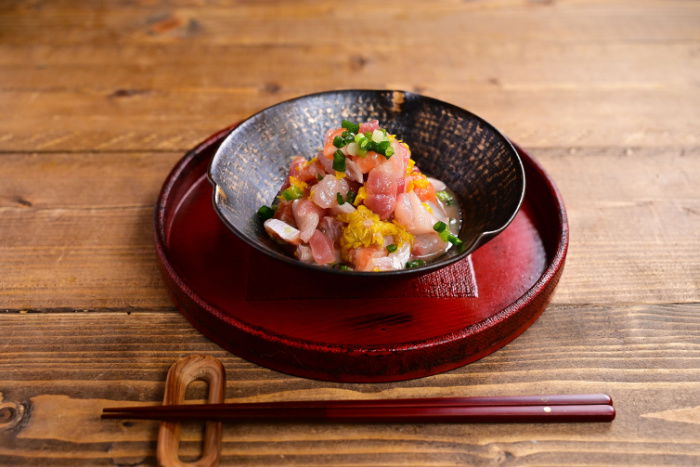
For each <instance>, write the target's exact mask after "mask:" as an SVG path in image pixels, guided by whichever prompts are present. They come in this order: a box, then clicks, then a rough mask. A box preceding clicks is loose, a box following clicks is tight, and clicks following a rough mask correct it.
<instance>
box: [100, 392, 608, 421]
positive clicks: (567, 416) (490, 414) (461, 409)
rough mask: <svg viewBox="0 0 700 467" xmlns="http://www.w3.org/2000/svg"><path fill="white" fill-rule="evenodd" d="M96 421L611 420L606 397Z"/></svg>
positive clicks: (164, 414) (236, 406) (118, 413)
mask: <svg viewBox="0 0 700 467" xmlns="http://www.w3.org/2000/svg"><path fill="white" fill-rule="evenodd" d="M102 418H110V419H113V418H130V419H146V420H170V421H184V420H218V421H252V420H268V421H270V420H299V421H332V422H363V423H366V422H387V423H389V422H418V423H420V422H473V423H477V422H479V423H483V422H594V421H610V420H612V419H613V418H615V409H614V408H613V406H612V399H611V398H610V396H608V395H606V394H580V395H556V396H514V397H449V398H427V399H369V400H336V401H284V402H258V403H232V404H184V405H166V406H162V405H159V406H140V407H111V408H105V409H104V410H103V413H102Z"/></svg>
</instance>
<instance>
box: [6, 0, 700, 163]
mask: <svg viewBox="0 0 700 467" xmlns="http://www.w3.org/2000/svg"><path fill="white" fill-rule="evenodd" d="M505 4H506V6H508V7H509V8H507V9H504V8H502V5H499V6H496V7H494V6H492V5H487V4H484V3H483V2H473V3H466V4H465V3H456V2H452V3H448V2H445V3H441V4H440V6H439V7H435V6H434V5H430V6H427V5H419V6H418V7H416V8H415V9H413V8H411V9H404V8H403V7H402V6H401V4H399V3H386V4H384V3H383V4H382V5H375V6H374V7H372V8H367V10H368V12H369V14H370V15H377V16H379V17H381V18H385V19H384V20H382V22H386V24H387V27H385V28H376V27H374V26H373V24H374V23H373V22H372V21H367V22H359V23H360V28H362V27H370V28H372V35H371V37H373V38H375V42H376V43H377V45H376V46H375V45H374V44H373V46H372V47H365V48H358V47H356V46H354V45H353V44H355V43H356V37H357V36H358V35H361V32H362V31H361V30H357V29H356V28H347V27H344V25H346V24H347V23H348V22H350V19H349V16H351V15H353V14H356V13H355V12H354V10H349V9H346V8H341V7H339V6H338V5H335V4H333V3H332V2H329V3H314V4H311V5H304V6H297V5H295V6H294V7H289V6H285V5H284V4H278V3H274V2H273V3H264V4H255V3H253V4H246V5H242V6H241V5H238V6H237V7H236V8H225V7H221V8H218V9H217V8H212V9H209V8H207V9H201V8H197V9H195V8H188V7H184V8H176V9H174V10H171V9H169V8H167V7H165V6H163V5H162V4H158V3H155V4H153V3H148V2H147V3H144V4H136V6H130V5H131V3H129V4H128V5H127V6H126V7H124V8H121V9H117V10H113V11H110V12H109V14H105V11H104V10H101V9H99V8H97V9H96V8H91V7H75V6H74V5H73V4H71V3H69V4H64V5H60V4H58V5H52V4H43V3H37V4H36V5H37V9H36V11H35V9H33V8H31V5H30V7H24V6H22V5H19V6H17V7H16V9H8V10H7V11H6V13H5V15H4V16H3V18H4V19H0V24H2V26H3V27H2V28H0V30H4V31H5V36H4V38H6V39H9V40H6V41H3V45H2V46H0V83H2V85H0V102H2V103H3V105H4V109H6V112H8V113H9V114H11V115H13V118H12V119H4V120H3V121H2V122H0V144H2V146H3V149H4V150H6V151H7V150H9V151H31V150H51V151H60V150H91V149H92V150H94V149H99V150H120V149H122V150H123V149H127V150H136V149H145V148H150V149H159V150H160V149H165V150H184V149H186V148H188V147H190V146H191V145H192V144H194V142H195V141H197V140H199V139H202V138H203V137H204V136H206V135H207V134H209V133H211V132H213V131H215V130H216V129H218V128H220V127H222V126H225V125H227V124H229V123H231V122H233V121H236V120H239V119H241V118H245V117H246V116H248V115H250V114H251V113H253V112H255V111H257V110H259V109H261V108H263V107H266V106H268V105H270V104H273V103H275V102H278V101H279V100H282V99H286V98H289V97H294V96H297V95H300V94H305V93H309V92H314V91H318V90H322V89H328V88H329V83H332V87H334V88H351V87H377V88H386V87H389V88H393V87H396V88H403V89H408V90H418V91H420V92H424V93H427V94H429V95H433V96H435V97H438V98H442V99H445V100H448V101H450V102H454V103H455V104H458V105H461V106H464V107H466V108H469V109H470V110H473V111H475V112H476V113H478V114H480V115H483V116H484V117H485V118H487V119H489V120H491V121H492V122H493V123H495V124H496V125H497V126H498V127H499V128H501V129H502V130H503V131H505V132H506V133H507V134H509V135H511V137H513V138H514V139H516V140H517V141H519V142H521V144H525V145H527V146H530V147H533V146H567V145H577V146H581V145H587V146H599V145H618V146H619V145H647V146H668V145H697V144H698V143H699V142H698V136H697V131H696V129H695V125H694V122H695V121H697V120H698V117H700V114H699V112H700V110H698V109H700V105H699V104H700V101H699V99H700V97H699V95H698V93H697V92H695V91H696V84H697V81H698V79H699V76H698V73H699V72H698V70H700V66H698V65H700V63H698V61H699V60H700V55H698V54H697V53H696V52H697V51H696V45H695V44H696V42H695V41H696V40H697V37H698V36H697V28H696V27H695V26H696V24H697V17H698V15H699V14H700V12H698V9H697V8H694V7H693V6H692V5H691V4H689V3H687V2H671V3H664V2H651V3H647V4H646V5H645V6H646V8H638V9H634V10H630V9H629V8H627V7H625V6H624V4H623V3H615V4H608V3H606V4H605V5H602V4H600V3H599V2H576V3H565V4H562V3H557V4H555V5H554V6H549V7H547V6H542V5H535V4H528V3H524V4H520V3H519V2H515V3H514V2H505ZM358 8H359V9H360V10H362V9H363V8H362V5H359V6H358ZM149 15H150V16H149ZM200 16H201V18H200ZM251 17H252V18H255V19H257V21H251V20H250V19H249V18H251ZM426 18H429V19H430V21H426ZM418 19H420V21H418ZM190 20H196V24H199V26H198V27H197V28H195V29H197V31H198V32H197V33H196V34H191V35H188V34H185V33H182V31H180V32H178V31H179V30H180V29H181V28H184V29H185V30H187V28H188V27H189V26H187V25H188V24H190V23H189V21H190ZM27 22H31V23H32V26H33V27H32V28H31V29H30V28H29V27H28V26H27ZM354 23H356V22H353V24H354ZM67 24H68V26H69V27H67ZM154 25H156V26H157V25H161V26H157V27H156V26H154ZM163 25H165V26H163ZM168 25H173V26H172V27H171V28H170V29H168V28H169V27H170V26H168ZM166 26H168V27H166ZM340 26H343V27H340ZM154 27H156V30H152V29H153V28H154ZM55 28H61V30H62V33H60V34H58V33H56V32H55V31H54V29H55ZM173 28H174V29H173ZM409 29H410V32H409V31H408V30H409ZM30 30H31V33H30V34H31V36H30V37H26V36H25V35H24V34H26V33H27V31H30ZM328 30H332V31H333V33H330V32H328ZM279 31H285V34H284V35H281V34H280V33H279ZM43 34H46V40H43V39H41V37H44V36H43ZM183 34H184V35H183ZM584 37H585V40H584ZM445 43H450V44H451V46H450V47H444V44H445ZM563 44H566V45H565V46H564V45H563ZM435 50H440V51H441V52H440V53H435ZM174 57H177V60H174ZM386 70H392V72H391V73H387V72H386ZM393 70H396V71H398V72H393ZM409 70H410V71H409ZM544 70H546V72H544ZM621 115H624V116H625V118H619V116H621ZM660 115H663V118H660ZM553 116H556V117H555V118H553ZM47 117H48V119H47Z"/></svg>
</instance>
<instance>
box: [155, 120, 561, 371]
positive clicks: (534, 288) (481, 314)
mask: <svg viewBox="0 0 700 467" xmlns="http://www.w3.org/2000/svg"><path fill="white" fill-rule="evenodd" d="M223 135H225V131H224V132H221V133H219V134H218V135H214V136H213V137H212V138H210V139H209V140H207V141H206V142H205V143H203V144H202V145H200V146H199V147H197V148H195V149H194V150H192V151H190V152H189V153H188V154H187V155H186V156H185V157H184V158H183V159H182V160H181V161H180V163H179V164H178V165H177V166H176V167H175V169H174V170H173V172H172V173H171V174H170V176H169V177H168V179H167V180H166V183H165V185H164V187H163V191H162V193H161V197H160V199H159V204H158V210H157V213H156V249H157V251H158V254H159V258H160V260H161V265H162V266H163V272H164V275H165V278H166V281H167V283H168V285H169V286H170V288H171V291H172V292H173V294H174V297H175V300H176V302H177V304H178V307H179V308H180V310H181V311H182V313H183V314H184V315H185V316H186V317H187V318H188V319H189V320H190V322H191V323H192V324H193V325H194V326H195V327H196V328H197V329H199V330H200V331H201V332H202V333H203V334H205V335H206V336H208V337H209V338H210V339H212V340H213V341H215V342H217V343H218V344H219V345H221V346H222V347H224V348H226V349H228V350H230V351H231V352H233V353H235V354H237V355H239V356H241V357H243V358H246V359H248V360H251V361H254V362H256V363H259V364H261V365H263V366H266V367H269V368H272V369H276V370H279V371H283V372H287V373H291V374H295V375H299V376H306V377H312V378H319V379H327V380H334V381H393V380H401V379H409V378H416V377H421V376H426V375H429V374H434V373H438V372H441V371H446V370H449V369H452V368H455V367H458V366H461V365H464V364H466V363H468V362H470V361H473V360H476V359H478V358H481V357H483V356H485V355H487V354H489V353H491V352H493V351H495V350H496V349H498V348H500V347H502V346H503V345H505V344H506V343H507V342H509V341H510V340H512V339H514V338H515V337H516V336H517V335H519V334H520V333H521V332H523V331H524V330H525V329H526V328H527V327H528V326H529V325H530V324H532V323H533V322H534V321H535V319H537V317H538V316H539V315H540V313H541V312H542V311H543V310H544V307H545V306H546V304H547V303H548V301H549V297H550V295H551V293H552V292H553V290H554V288H555V286H556V283H557V281H558V278H559V275H560V273H561V268H562V266H563V263H564V258H565V255H566V248H567V244H568V227H567V223H566V214H565V210H564V206H563V203H562V201H561V198H560V196H559V195H558V193H557V191H556V188H555V187H554V185H553V184H552V182H551V181H550V180H549V178H548V177H547V175H546V174H545V173H544V171H543V170H542V169H541V167H539V166H538V165H537V164H536V162H535V161H533V160H532V159H531V158H530V157H529V156H528V155H527V154H526V153H524V152H522V151H521V155H522V157H523V162H524V164H525V167H526V174H527V184H528V188H527V194H526V198H525V202H524V203H523V207H522V209H521V211H520V213H519V214H518V216H517V217H516V219H515V220H514V221H513V223H512V224H511V225H510V226H509V227H508V229H507V230H506V231H505V232H503V233H502V234H501V235H499V236H498V237H496V238H495V239H493V240H492V241H491V242H489V243H487V244H486V245H485V246H483V247H482V248H480V249H478V250H477V251H476V252H475V253H473V254H472V256H471V258H469V259H467V260H463V261H461V262H459V263H456V264H454V265H452V266H449V267H447V268H444V269H441V270H439V271H436V272H433V273H430V274H427V275H424V276H421V277H418V278H395V279H380V280H369V279H363V278H352V279H348V280H343V279H342V278H340V277H339V276H337V275H327V274H323V273H316V272H313V271H307V270H303V269H300V268H295V267H293V266H290V265H287V264H285V263H282V262H279V261H276V260H274V259H271V258H269V257H267V256H264V255H262V254H260V253H258V252H257V251H255V250H253V249H252V248H250V247H249V246H247V245H245V244H244V243H243V242H242V241H240V240H239V239H238V238H237V237H236V236H235V235H234V234H233V233H231V232H230V231H229V230H228V229H227V228H226V227H225V226H224V225H223V224H222V223H221V221H220V220H219V218H218V217H217V215H216V213H215V212H214V210H213V209H212V205H211V195H212V189H211V186H210V184H209V182H208V181H207V179H206V175H205V174H206V169H207V166H208V163H209V161H210V160H211V157H212V155H213V153H214V151H215V150H216V146H217V144H218V143H219V142H220V141H221V139H222V138H223Z"/></svg>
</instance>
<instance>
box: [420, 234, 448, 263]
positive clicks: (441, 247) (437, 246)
mask: <svg viewBox="0 0 700 467" xmlns="http://www.w3.org/2000/svg"><path fill="white" fill-rule="evenodd" d="M446 247H447V243H446V242H443V241H442V239H441V238H440V236H439V235H438V234H437V233H436V232H433V233H426V234H421V235H416V236H415V237H414V238H413V248H412V250H411V253H413V254H414V255H415V256H417V257H421V258H422V257H426V256H434V255H436V254H438V253H443V252H444V251H445V248H446Z"/></svg>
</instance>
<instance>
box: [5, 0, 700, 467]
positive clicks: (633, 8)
mask: <svg viewBox="0 0 700 467" xmlns="http://www.w3.org/2000/svg"><path fill="white" fill-rule="evenodd" d="M105 3H106V2H105ZM112 3H113V5H109V6H108V5H106V4H99V5H98V4H97V2H95V4H94V5H92V4H90V2H77V1H75V2H71V1H69V0H65V1H58V2H49V1H42V0H33V1H26V2H23V1H11V0H10V1H6V2H3V3H2V6H1V8H2V11H0V15H1V16H0V104H1V105H0V108H1V109H2V112H3V118H2V119H0V153H1V154H0V311H2V313H0V329H1V330H2V331H1V332H2V334H1V337H0V393H1V394H0V398H1V399H2V402H0V464H3V465H7V464H10V465H14V464H27V465H49V464H57V465H78V464H81V465H82V464H84V465H103V464H107V465H111V464H113V463H114V464H117V465H142V464H153V463H155V457H154V453H155V441H154V440H155V434H156V432H157V424H156V423H152V422H129V421H125V422H114V421H101V420H100V419H99V413H100V409H101V408H102V407H104V406H110V405H115V404H116V403H120V402H121V401H153V402H155V401H158V400H160V399H161V398H162V396H163V394H162V393H163V382H164V379H165V374H166V371H167V369H168V367H169V366H170V365H171V364H172V363H173V362H174V361H175V360H176V359H177V358H178V357H180V356H185V355H190V354H194V353H204V354H209V355H213V356H215V357H218V358H220V359H221V360H222V361H223V363H224V365H225V367H226V370H227V372H228V376H229V381H228V386H227V397H228V398H229V400H230V401H269V400H290V399H323V398H360V397H369V396H373V397H386V398H389V397H422V396H450V395H488V394H491V395H499V394H526V393H528V394H544V393H577V392H608V393H609V394H611V395H612V397H613V399H614V400H615V405H616V407H617V408H618V417H617V419H616V420H615V421H614V422H613V423H612V424H590V425H584V424H577V425H537V424H526V425H442V424H434V425H358V426H353V425H313V424H284V425H275V424H255V425H227V426H226V427H225V430H224V447H223V463H224V464H236V465H239V464H242V465H455V464H506V465H511V464H518V465H521V464H537V465H564V464H577V465H578V464H591V465H593V464H595V465H610V464H626V465H635V466H637V465H652V464H653V465H661V464H678V465H692V464H694V465H698V464H700V316H699V311H700V310H699V309H700V234H699V232H700V188H698V186H699V184H698V176H700V131H699V130H700V125H699V123H700V91H699V86H700V4H698V3H697V2H689V1H676V0H670V1H606V2H601V1H593V0H580V1H554V0H549V1H523V0H519V1H514V0H513V1H511V0H501V1H498V2H495V1H492V2H487V1H471V2H459V1H456V0H455V1H442V2H419V1H415V2H399V1H391V0H390V1H383V2H363V1H360V2H355V1H354V2H332V1H320V2H308V3H298V2H281V1H267V2H252V1H241V2H230V4H228V3H229V2H225V1H223V0H222V1H214V2H211V3H207V2H200V1H197V0H179V1H175V2H165V1H159V0H152V1H150V0H143V1H126V0H123V1H115V2H112ZM354 87H366V88H402V89H406V90H413V91H418V92H420V93H424V94H427V95H430V96H434V97H438V98H441V99H443V100H447V101H450V102H453V103H455V104H457V105H460V106H462V107H465V108H468V109H470V110H472V111H474V112H475V113H477V114H479V115H481V116H483V117H485V118H486V119H488V120H490V121H491V122H493V123H494V124H495V125H497V126H498V127H499V128H501V129H502V130H503V131H504V132H505V133H506V134H507V135H509V136H510V137H511V138H513V140H515V141H517V142H518V143H519V144H521V145H522V146H524V147H525V148H526V149H527V150H529V151H530V152H531V153H532V154H533V155H534V156H535V157H536V158H537V159H538V160H539V161H540V162H541V163H542V164H543V165H544V166H545V167H546V169H547V171H548V172H549V173H550V174H551V175H552V176H553V178H554V179H555V180H556V181H557V183H558V185H559V187H560V189H561V191H562V193H563V195H564V198H565V200H566V203H567V208H568V213H569V216H570V223H571V244H570V250H569V256H568V262H567V266H566V270H565V273H564V276H563V279H562V281H561V283H560V285H559V288H558V292H557V294H556V296H555V299H554V301H553V303H552V304H551V306H550V307H549V308H548V309H547V310H546V311H545V313H544V314H543V316H542V317H541V318H540V319H539V321H537V323H535V325H533V326H532V327H531V328H530V329H529V330H528V331H527V332H526V333H525V334H524V335H522V336H521V337H520V338H518V339H517V340H515V341H514V342H512V343H511V344H509V345H508V346H506V347H505V348H504V349H502V350H500V351H498V352H496V353H495V354H493V355H491V356H489V357H487V358H484V359H483V360H481V361H478V362H476V363H473V364H471V365H468V366H467V367H464V368H460V369H458V370H454V371H451V372H448V373H444V374H441V375H437V376H432V377H428V378H423V379H419V380H413V381H406V382H401V383H390V384H340V383H326V382H319V381H312V380H307V379H302V378H297V377H292V376H287V375H284V374H280V373H276V372H274V371H271V370H268V369H265V368H261V367H258V366H256V365H254V364H251V363H249V362H246V361H244V360H242V359H240V358H238V357H235V356H234V355H231V354H229V353H227V352H225V351H222V350H221V349H220V348H219V347H217V346H216V345H214V344H212V343H211V342H210V341H209V340H207V339H206V338H205V337H203V336H202V335H200V334H199V333H198V332H197V331H195V330H194V329H193V328H192V327H190V325H189V324H188V323H187V322H186V321H185V320H184V319H183V318H182V317H181V316H180V314H179V313H178V312H177V311H176V309H175V307H174V305H173V303H172V302H171V301H170V299H169V298H168V296H167V295H166V291H165V289H164V285H163V282H162V281H161V278H160V275H159V272H158V270H157V266H156V261H155V255H154V250H153V246H152V214H153V212H152V210H153V205H154V201H155V198H156V195H157V192H158V190H159V188H160V185H161V182H162V180H163V179H164V177H165V176H166V174H167V173H168V171H169V169H170V167H171V166H172V165H173V164H174V163H175V162H176V161H177V160H178V159H179V158H180V157H181V156H182V155H183V153H184V151H186V150H187V149H188V148H190V147H192V146H193V145H194V144H196V143H197V142H199V141H200V140H202V139H203V138H205V137H206V136H207V135H209V134H210V133H212V132H214V131H216V130H218V129H219V128H222V127H224V126H226V125H228V124H230V123H232V122H234V121H237V120H239V119H241V118H244V117H246V116H247V115H249V114H251V113H253V112H255V111H257V110H259V109H261V108H263V107H265V106H267V105H270V104H272V103H275V102H277V101H280V100H282V99H285V98H289V97H293V96H297V95H301V94H306V93H309V92H314V91H319V90H325V89H333V88H354ZM195 392H196V391H195ZM200 435H201V434H200V433H199V431H198V428H197V427H192V428H191V429H190V430H189V431H186V433H185V440H186V442H185V443H184V445H183V453H184V454H185V455H188V456H193V455H196V453H197V452H198V449H199V446H198V440H199V439H200Z"/></svg>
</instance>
